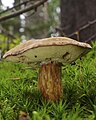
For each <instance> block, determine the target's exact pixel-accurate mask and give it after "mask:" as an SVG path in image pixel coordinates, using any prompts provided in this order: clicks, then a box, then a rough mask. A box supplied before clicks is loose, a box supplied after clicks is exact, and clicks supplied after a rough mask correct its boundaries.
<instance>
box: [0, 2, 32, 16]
mask: <svg viewBox="0 0 96 120" xmlns="http://www.w3.org/2000/svg"><path fill="white" fill-rule="evenodd" d="M29 2H31V0H26V1H24V2H21V3H19V4H16V5H14V6H13V7H11V8H8V9H7V10H3V11H1V12H0V14H3V13H6V12H8V11H11V10H13V9H15V8H17V7H19V6H21V5H26V4H27V3H29Z"/></svg>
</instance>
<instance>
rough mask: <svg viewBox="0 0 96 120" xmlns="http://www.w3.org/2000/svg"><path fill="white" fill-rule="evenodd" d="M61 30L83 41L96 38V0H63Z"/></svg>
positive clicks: (64, 33)
mask: <svg viewBox="0 0 96 120" xmlns="http://www.w3.org/2000/svg"><path fill="white" fill-rule="evenodd" d="M61 31H62V33H61V34H62V36H64V35H66V36H68V37H71V38H73V39H76V40H79V41H83V42H84V41H85V42H89V41H91V40H94V39H96V32H95V31H96V0H61Z"/></svg>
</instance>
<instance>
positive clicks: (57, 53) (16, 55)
mask: <svg viewBox="0 0 96 120" xmlns="http://www.w3.org/2000/svg"><path fill="white" fill-rule="evenodd" d="M90 49H91V46H90V45H89V44H87V43H82V42H78V41H75V40H73V39H70V38H67V37H53V38H45V39H37V40H29V41H27V42H25V43H21V44H20V45H18V46H16V47H15V48H13V49H11V50H9V51H8V52H6V53H5V55H4V56H3V58H5V59H6V60H7V61H13V62H21V63H27V64H31V65H32V66H35V65H36V66H39V75H38V86H39V89H40V91H41V92H42V95H43V97H44V98H46V99H47V100H52V101H57V100H59V99H60V98H61V97H62V94H63V89H62V84H61V66H62V64H63V65H66V64H70V63H72V62H74V61H75V60H76V59H77V58H79V57H81V56H82V55H84V54H86V53H87V52H88V51H89V50H90Z"/></svg>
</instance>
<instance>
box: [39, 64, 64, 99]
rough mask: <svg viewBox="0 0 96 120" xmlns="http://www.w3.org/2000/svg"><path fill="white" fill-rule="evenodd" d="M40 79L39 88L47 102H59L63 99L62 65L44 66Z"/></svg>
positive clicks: (40, 72) (41, 69)
mask: <svg viewBox="0 0 96 120" xmlns="http://www.w3.org/2000/svg"><path fill="white" fill-rule="evenodd" d="M38 79H39V80H38V87H39V89H40V91H41V92H42V95H43V97H44V98H45V99H46V100H50V101H58V100H60V98H62V93H63V89H62V85H61V64H60V63H54V62H53V63H48V64H43V65H42V66H41V68H40V70H39V78H38Z"/></svg>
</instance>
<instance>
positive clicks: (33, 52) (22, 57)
mask: <svg viewBox="0 0 96 120" xmlns="http://www.w3.org/2000/svg"><path fill="white" fill-rule="evenodd" d="M85 51H86V49H85V48H82V49H81V47H78V46H74V47H73V45H66V46H46V47H38V48H34V49H30V50H28V51H26V52H24V53H22V54H19V55H17V56H9V57H7V58H6V59H7V60H8V61H13V62H21V63H27V64H28V63H29V64H31V65H32V66H35V65H40V64H46V63H48V62H50V61H55V62H60V63H63V64H68V63H71V62H73V61H75V60H76V59H77V58H78V57H80V56H81V55H82V54H83V53H85Z"/></svg>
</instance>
